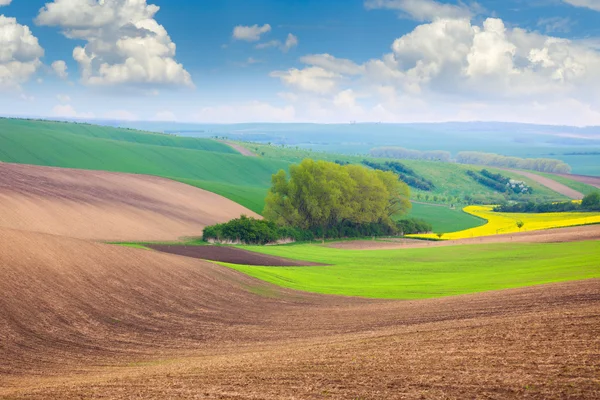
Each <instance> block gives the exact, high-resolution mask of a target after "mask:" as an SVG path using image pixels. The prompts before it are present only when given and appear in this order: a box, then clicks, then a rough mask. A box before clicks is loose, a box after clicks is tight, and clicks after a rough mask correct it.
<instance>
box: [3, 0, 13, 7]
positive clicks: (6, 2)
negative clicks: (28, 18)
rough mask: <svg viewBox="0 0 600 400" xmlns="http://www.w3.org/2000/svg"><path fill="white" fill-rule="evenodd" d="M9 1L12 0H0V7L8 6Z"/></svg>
mask: <svg viewBox="0 0 600 400" xmlns="http://www.w3.org/2000/svg"><path fill="white" fill-rule="evenodd" d="M11 2H12V0H0V7H2V6H8V5H10V3H11Z"/></svg>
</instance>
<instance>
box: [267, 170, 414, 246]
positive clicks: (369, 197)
mask: <svg viewBox="0 0 600 400" xmlns="http://www.w3.org/2000/svg"><path fill="white" fill-rule="evenodd" d="M409 198H410V190H409V188H408V186H407V185H406V184H405V183H403V182H401V181H400V180H399V179H398V176H397V175H395V174H394V173H392V172H391V171H379V170H369V169H367V168H364V167H362V166H359V165H344V166H342V165H338V164H335V163H331V162H326V161H314V160H311V159H306V160H304V161H302V162H301V163H300V164H299V165H292V166H291V167H290V173H289V178H288V174H287V173H286V172H285V171H283V170H281V171H279V172H278V173H277V174H275V175H273V178H272V187H271V189H270V190H269V193H268V194H267V198H266V199H265V203H266V206H265V210H264V213H263V215H264V216H265V218H266V219H267V220H269V221H273V222H275V223H276V224H277V225H279V226H292V227H298V228H300V229H304V230H310V231H312V232H316V231H319V232H320V233H322V234H323V236H326V232H327V231H328V230H332V229H337V230H339V227H344V226H345V224H346V225H348V224H350V225H355V226H364V225H369V224H379V225H381V226H387V227H391V228H395V226H394V222H393V219H392V218H393V217H394V216H397V215H402V214H404V213H406V212H407V211H408V210H409V209H410V208H411V204H410V200H409ZM338 234H339V232H338Z"/></svg>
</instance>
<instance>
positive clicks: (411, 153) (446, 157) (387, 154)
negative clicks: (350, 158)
mask: <svg viewBox="0 0 600 400" xmlns="http://www.w3.org/2000/svg"><path fill="white" fill-rule="evenodd" d="M369 153H370V155H371V156H372V157H378V158H398V159H405V160H428V161H442V162H450V161H451V159H452V156H451V154H450V152H449V151H443V150H430V151H419V150H411V149H405V148H403V147H377V148H375V149H372V150H371V151H370V152H369Z"/></svg>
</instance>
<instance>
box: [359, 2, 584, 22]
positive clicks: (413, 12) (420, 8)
mask: <svg viewBox="0 0 600 400" xmlns="http://www.w3.org/2000/svg"><path fill="white" fill-rule="evenodd" d="M588 1H593V0H588ZM365 7H366V8H367V9H369V10H373V9H389V10H398V11H400V12H401V13H402V14H401V15H403V16H407V17H410V18H413V19H415V20H418V21H433V20H435V19H441V18H453V19H456V18H469V17H471V16H472V15H473V11H472V10H471V9H470V8H469V7H467V6H466V5H464V4H462V3H461V4H460V5H453V4H445V3H439V2H437V1H434V0H366V1H365Z"/></svg>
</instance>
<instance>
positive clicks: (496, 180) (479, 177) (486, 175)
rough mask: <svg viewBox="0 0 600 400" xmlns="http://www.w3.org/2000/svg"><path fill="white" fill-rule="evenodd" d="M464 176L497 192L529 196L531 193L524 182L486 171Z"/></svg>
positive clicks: (472, 172) (468, 173) (469, 173)
mask: <svg viewBox="0 0 600 400" xmlns="http://www.w3.org/2000/svg"><path fill="white" fill-rule="evenodd" d="M466 174H467V175H469V176H470V177H471V178H473V179H474V180H475V181H477V182H479V183H480V184H482V185H484V186H487V187H489V188H490V189H493V190H495V191H497V192H501V193H514V194H531V193H532V192H533V190H532V189H531V187H529V186H528V185H527V184H526V183H525V182H522V181H516V180H514V179H510V178H508V177H506V176H504V175H502V174H494V173H493V172H490V171H488V170H487V169H482V170H481V171H479V173H477V172H475V171H467V172H466Z"/></svg>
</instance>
